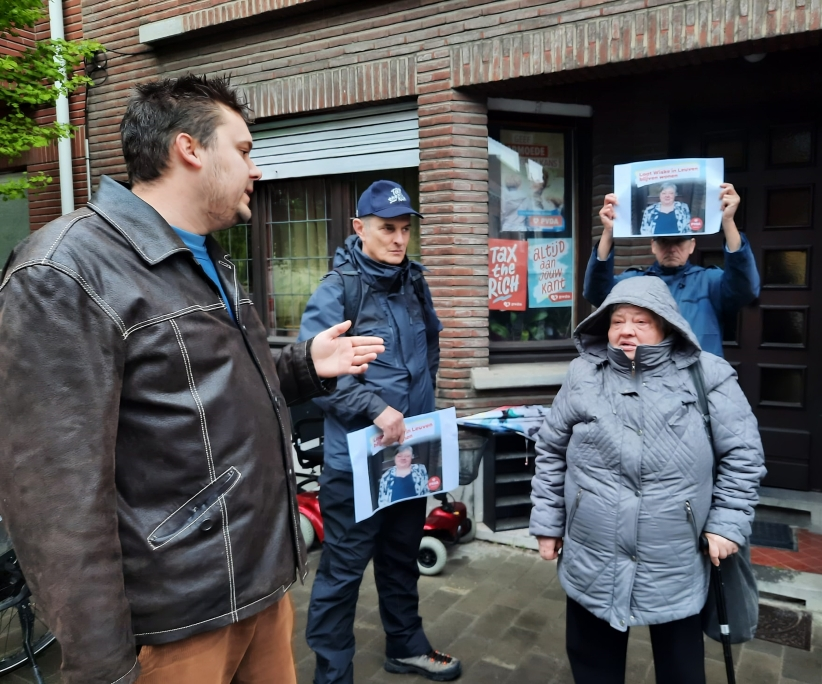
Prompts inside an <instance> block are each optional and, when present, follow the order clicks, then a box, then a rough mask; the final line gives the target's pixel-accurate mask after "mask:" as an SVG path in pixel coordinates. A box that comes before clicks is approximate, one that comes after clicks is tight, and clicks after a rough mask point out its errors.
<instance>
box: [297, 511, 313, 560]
mask: <svg viewBox="0 0 822 684" xmlns="http://www.w3.org/2000/svg"><path fill="white" fill-rule="evenodd" d="M300 532H302V533H303V539H304V540H305V550H306V551H308V549H310V548H311V545H312V544H313V543H314V539H315V538H316V536H317V535H316V533H315V532H314V525H312V524H311V521H310V520H309V519H308V516H307V515H305V514H304V513H300Z"/></svg>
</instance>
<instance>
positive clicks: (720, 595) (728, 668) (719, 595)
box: [711, 561, 736, 684]
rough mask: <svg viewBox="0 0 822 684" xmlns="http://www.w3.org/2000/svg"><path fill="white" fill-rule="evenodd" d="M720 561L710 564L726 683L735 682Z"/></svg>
mask: <svg viewBox="0 0 822 684" xmlns="http://www.w3.org/2000/svg"><path fill="white" fill-rule="evenodd" d="M721 565H722V561H720V565H713V564H711V572H712V573H713V581H714V588H715V589H716V613H717V616H718V617H719V632H720V637H721V639H722V652H723V653H724V654H725V672H726V674H727V675H728V684H736V675H735V674H734V656H733V653H732V652H731V630H730V628H729V627H728V607H727V605H726V604H725V585H724V584H723V583H722V568H721Z"/></svg>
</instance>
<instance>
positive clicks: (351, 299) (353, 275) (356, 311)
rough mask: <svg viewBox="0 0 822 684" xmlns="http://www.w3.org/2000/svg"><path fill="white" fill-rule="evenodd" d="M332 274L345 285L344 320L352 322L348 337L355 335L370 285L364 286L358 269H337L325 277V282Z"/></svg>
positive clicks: (347, 333)
mask: <svg viewBox="0 0 822 684" xmlns="http://www.w3.org/2000/svg"><path fill="white" fill-rule="evenodd" d="M332 273H336V274H337V275H338V276H340V278H341V279H342V284H343V320H345V321H351V327H350V328H349V329H348V332H346V333H345V334H346V335H353V334H354V330H355V329H356V327H357V320H358V319H359V317H360V309H362V303H363V299H364V298H365V295H366V294H367V293H368V289H369V288H368V285H365V284H363V281H362V277H361V275H360V272H359V271H357V270H356V269H344V268H341V267H339V266H338V267H337V268H335V269H334V270H332V271H329V272H328V273H326V274H325V276H323V280H325V279H326V278H327V277H328V276H330V275H331V274H332Z"/></svg>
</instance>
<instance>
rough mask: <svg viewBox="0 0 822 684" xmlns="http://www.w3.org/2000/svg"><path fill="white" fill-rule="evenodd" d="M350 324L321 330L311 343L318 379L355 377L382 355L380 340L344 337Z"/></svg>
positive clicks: (383, 348)
mask: <svg viewBox="0 0 822 684" xmlns="http://www.w3.org/2000/svg"><path fill="white" fill-rule="evenodd" d="M350 327H351V321H345V322H344V323H339V324H337V325H335V326H334V327H332V328H329V329H328V330H323V331H322V332H321V333H320V334H319V335H317V336H316V337H315V338H314V341H313V342H312V343H311V360H312V361H313V362H314V370H315V371H317V375H319V376H320V377H321V378H336V377H337V376H339V375H358V374H359V373H365V371H366V370H368V364H369V363H370V362H371V361H373V360H374V359H376V358H377V354H382V353H383V352H384V351H385V346H383V340H382V338H380V337H343V336H342V335H343V334H344V333H345V331H346V330H348V329H349V328H350Z"/></svg>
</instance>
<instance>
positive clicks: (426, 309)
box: [411, 269, 440, 367]
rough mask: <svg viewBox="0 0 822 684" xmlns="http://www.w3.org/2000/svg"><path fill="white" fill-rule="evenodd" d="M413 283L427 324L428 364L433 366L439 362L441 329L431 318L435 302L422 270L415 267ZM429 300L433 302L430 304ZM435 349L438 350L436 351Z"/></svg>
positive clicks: (412, 277) (412, 276)
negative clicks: (432, 299) (429, 292)
mask: <svg viewBox="0 0 822 684" xmlns="http://www.w3.org/2000/svg"><path fill="white" fill-rule="evenodd" d="M411 284H412V285H413V287H414V294H416V295H417V299H418V300H419V303H420V308H421V309H422V320H423V323H424V324H425V341H426V346H427V348H428V365H429V367H431V366H432V365H435V364H438V363H439V343H440V331H439V329H438V328H437V326H436V324H435V323H434V321H433V320H432V319H431V307H432V306H433V302H431V300H430V296H429V294H428V285H427V283H426V282H425V278H424V277H423V273H422V271H421V270H417V269H414V272H413V273H412V274H411ZM429 302H431V303H430V304H429ZM434 350H437V351H436V352H435V351H434Z"/></svg>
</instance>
